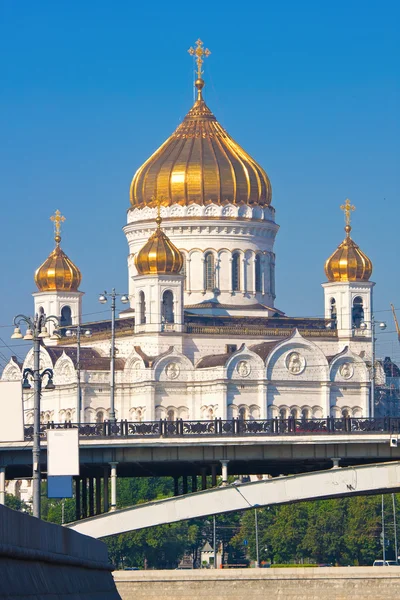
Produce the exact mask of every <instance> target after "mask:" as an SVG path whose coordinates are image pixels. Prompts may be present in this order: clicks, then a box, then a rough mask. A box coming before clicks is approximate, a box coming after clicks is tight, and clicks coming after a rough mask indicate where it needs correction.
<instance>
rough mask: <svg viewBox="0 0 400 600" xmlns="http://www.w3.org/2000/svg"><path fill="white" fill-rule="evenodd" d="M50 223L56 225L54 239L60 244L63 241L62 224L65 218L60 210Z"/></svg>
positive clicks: (51, 218)
mask: <svg viewBox="0 0 400 600" xmlns="http://www.w3.org/2000/svg"><path fill="white" fill-rule="evenodd" d="M50 221H53V223H54V238H55V240H56V242H57V243H58V242H59V241H60V240H61V236H60V233H61V223H64V221H65V217H64V216H63V215H62V214H61V213H60V211H59V210H56V212H55V214H54V215H52V216H51V217H50Z"/></svg>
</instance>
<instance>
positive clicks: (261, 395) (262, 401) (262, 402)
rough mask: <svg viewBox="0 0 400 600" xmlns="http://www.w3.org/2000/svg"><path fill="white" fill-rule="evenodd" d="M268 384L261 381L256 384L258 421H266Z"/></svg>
mask: <svg viewBox="0 0 400 600" xmlns="http://www.w3.org/2000/svg"><path fill="white" fill-rule="evenodd" d="M267 398H268V383H267V382H266V381H263V382H261V383H259V384H258V404H259V406H260V419H268V409H267V402H268V400H267Z"/></svg>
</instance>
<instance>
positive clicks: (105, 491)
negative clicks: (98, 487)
mask: <svg viewBox="0 0 400 600" xmlns="http://www.w3.org/2000/svg"><path fill="white" fill-rule="evenodd" d="M109 470H110V469H109V468H108V467H104V477H103V510H104V512H105V513H106V512H108V511H109V503H108V475H109Z"/></svg>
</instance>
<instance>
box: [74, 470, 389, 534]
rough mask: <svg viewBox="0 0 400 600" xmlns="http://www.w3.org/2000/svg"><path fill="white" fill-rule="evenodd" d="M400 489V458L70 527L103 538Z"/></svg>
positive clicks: (163, 503)
mask: <svg viewBox="0 0 400 600" xmlns="http://www.w3.org/2000/svg"><path fill="white" fill-rule="evenodd" d="M399 489H400V462H391V463H381V464H376V465H364V466H361V467H348V468H345V469H341V468H333V469H331V470H329V471H322V472H317V473H305V474H302V475H294V476H289V477H277V478H276V479H268V480H264V481H258V482H254V483H244V484H238V485H229V486H223V487H220V488H217V489H210V490H206V491H202V492H197V493H194V494H188V495H186V496H181V497H179V498H167V499H165V500H158V501H155V502H149V503H146V504H140V505H136V506H133V507H131V508H125V509H123V510H118V511H115V512H110V513H108V514H104V515H99V516H96V517H92V518H90V519H84V520H81V521H78V522H75V523H70V524H68V525H67V527H68V528H70V529H73V530H75V531H77V532H79V533H83V534H85V535H88V536H91V537H94V538H102V537H105V536H109V535H117V534H120V533H125V532H128V531H133V530H137V529H144V528H145V527H152V526H155V525H162V524H166V523H173V522H176V521H182V520H185V519H193V518H196V517H205V516H209V515H214V514H221V513H229V512H233V511H238V510H246V509H249V508H257V507H261V506H267V505H268V506H271V505H274V504H287V503H290V502H300V501H304V500H316V499H326V498H337V497H341V496H352V495H361V494H367V493H387V492H396V491H398V490H399Z"/></svg>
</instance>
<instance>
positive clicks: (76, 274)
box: [35, 210, 82, 292]
mask: <svg viewBox="0 0 400 600" xmlns="http://www.w3.org/2000/svg"><path fill="white" fill-rule="evenodd" d="M50 218H51V220H52V221H54V223H55V236H54V240H55V242H56V247H55V248H54V250H53V251H52V252H51V254H50V255H49V256H48V258H47V259H46V260H45V261H44V263H43V264H42V265H40V267H39V268H38V269H37V270H36V272H35V283H36V285H37V288H38V290H39V291H40V292H53V291H56V292H76V291H78V288H79V285H80V283H81V281H82V275H81V272H80V270H79V269H78V267H77V266H76V265H74V263H73V262H72V260H70V259H69V258H68V256H67V255H66V254H65V253H64V252H63V251H62V250H61V248H60V242H61V236H60V222H61V221H65V217H62V216H61V213H60V211H59V210H57V211H56V214H55V216H53V217H50Z"/></svg>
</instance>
